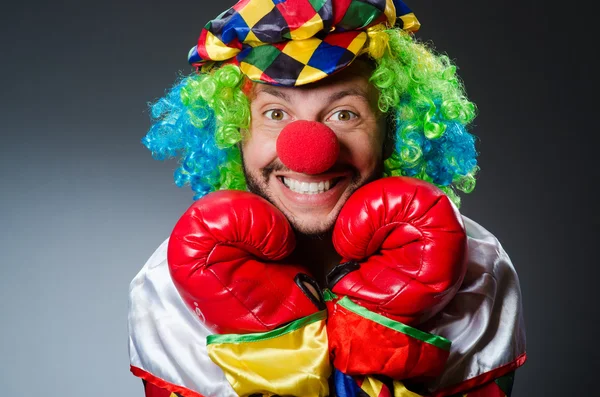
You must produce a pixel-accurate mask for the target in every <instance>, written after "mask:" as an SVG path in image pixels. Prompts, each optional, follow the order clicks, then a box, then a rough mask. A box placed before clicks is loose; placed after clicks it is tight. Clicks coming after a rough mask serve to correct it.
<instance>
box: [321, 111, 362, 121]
mask: <svg viewBox="0 0 600 397" xmlns="http://www.w3.org/2000/svg"><path fill="white" fill-rule="evenodd" d="M357 117H358V115H357V114H356V113H354V112H351V111H350V110H338V111H337V112H335V113H333V114H332V115H331V116H330V117H329V118H328V119H327V121H350V120H352V119H355V118H357Z"/></svg>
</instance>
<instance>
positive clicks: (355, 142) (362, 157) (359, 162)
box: [340, 129, 384, 174]
mask: <svg viewBox="0 0 600 397" xmlns="http://www.w3.org/2000/svg"><path fill="white" fill-rule="evenodd" d="M375 130H376V131H377V129H375ZM383 141H384V133H383V131H382V130H381V129H380V130H379V133H366V132H364V131H363V132H360V133H356V134H352V135H350V136H348V139H344V140H343V142H342V141H341V140H340V144H342V146H343V147H345V149H346V150H345V151H346V152H347V155H348V156H349V158H348V160H349V161H350V162H351V163H352V164H354V166H355V167H357V168H358V169H359V170H360V172H361V173H362V174H367V173H370V172H372V171H373V169H375V168H377V167H379V166H380V165H381V162H382V161H383Z"/></svg>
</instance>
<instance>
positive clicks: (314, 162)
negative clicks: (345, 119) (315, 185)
mask: <svg viewBox="0 0 600 397" xmlns="http://www.w3.org/2000/svg"><path fill="white" fill-rule="evenodd" d="M339 154H340V145H339V144H338V140H337V136H336V135H335V132H333V130H332V129H331V128H329V127H327V126H326V125H325V124H322V123H319V122H316V121H305V120H298V121H294V122H293V123H290V124H288V125H286V126H285V128H284V129H283V130H281V132H280V133H279V138H277V155H278V156H279V159H280V160H281V161H282V162H283V164H284V165H285V166H286V167H288V168H289V169H290V170H292V171H295V172H300V173H303V174H311V175H314V174H320V173H321V172H325V171H327V170H328V169H329V168H331V166H332V165H333V164H335V162H336V160H337V158H338V155H339Z"/></svg>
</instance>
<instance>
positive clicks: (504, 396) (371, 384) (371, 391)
mask: <svg viewBox="0 0 600 397" xmlns="http://www.w3.org/2000/svg"><path fill="white" fill-rule="evenodd" d="M513 381H514V372H511V373H509V374H507V375H505V376H502V377H500V378H498V379H496V380H494V381H491V382H488V383H486V384H484V385H482V386H480V387H477V388H475V389H473V390H470V391H468V392H465V393H459V394H454V395H452V396H448V397H510V395H511V392H512V386H513ZM334 384H335V393H336V396H337V397H367V396H368V397H427V395H421V394H418V393H415V392H412V391H410V390H408V389H407V388H406V386H404V384H403V383H402V382H399V381H392V380H389V379H388V380H387V381H383V380H381V379H380V378H377V377H373V376H354V377H352V376H349V375H345V374H343V373H342V372H340V371H339V370H337V369H336V370H335V373H334Z"/></svg>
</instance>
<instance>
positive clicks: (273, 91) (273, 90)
mask: <svg viewBox="0 0 600 397" xmlns="http://www.w3.org/2000/svg"><path fill="white" fill-rule="evenodd" d="M263 92H264V93H265V94H269V95H273V96H276V97H278V98H281V99H283V100H284V101H287V102H291V98H290V96H289V95H288V94H286V93H285V92H282V91H279V90H278V89H276V88H270V87H265V88H263V89H261V90H260V91H258V92H257V94H256V95H258V94H261V93H263Z"/></svg>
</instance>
